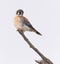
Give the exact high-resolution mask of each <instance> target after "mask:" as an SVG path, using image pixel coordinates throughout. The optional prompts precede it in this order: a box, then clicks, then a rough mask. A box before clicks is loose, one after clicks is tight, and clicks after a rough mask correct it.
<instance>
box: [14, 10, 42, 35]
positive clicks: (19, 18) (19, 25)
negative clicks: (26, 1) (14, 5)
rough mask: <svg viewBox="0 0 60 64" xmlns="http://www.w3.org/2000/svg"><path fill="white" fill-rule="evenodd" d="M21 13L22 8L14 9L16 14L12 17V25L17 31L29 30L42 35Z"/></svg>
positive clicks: (22, 12)
mask: <svg viewBox="0 0 60 64" xmlns="http://www.w3.org/2000/svg"><path fill="white" fill-rule="evenodd" d="M23 14H24V11H23V10H22V9H18V10H17V11H16V16H15V17H14V26H15V27H16V29H17V31H18V30H19V32H21V33H24V32H25V31H30V32H35V33H36V34H38V35H41V36H42V34H41V33H40V32H38V31H37V30H36V29H35V28H34V27H33V26H32V24H31V23H30V22H29V20H28V19H27V18H26V17H25V16H23Z"/></svg>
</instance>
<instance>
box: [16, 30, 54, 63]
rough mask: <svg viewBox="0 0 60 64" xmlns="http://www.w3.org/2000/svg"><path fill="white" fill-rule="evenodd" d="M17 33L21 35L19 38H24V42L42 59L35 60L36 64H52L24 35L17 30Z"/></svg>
mask: <svg viewBox="0 0 60 64" xmlns="http://www.w3.org/2000/svg"><path fill="white" fill-rule="evenodd" d="M17 31H18V32H19V33H20V34H21V36H22V37H23V38H24V40H25V41H26V43H27V44H28V45H29V46H30V48H32V49H33V50H34V51H35V52H36V53H37V54H38V55H39V56H40V57H41V58H42V60H40V61H38V60H35V61H36V62H37V63H39V64H53V63H52V61H50V60H49V59H48V58H46V57H45V56H44V55H43V54H42V53H41V52H40V51H39V50H38V49H37V48H36V47H35V46H33V45H32V43H31V42H30V41H29V40H28V38H27V37H26V36H25V35H24V33H22V32H20V31H19V30H17Z"/></svg>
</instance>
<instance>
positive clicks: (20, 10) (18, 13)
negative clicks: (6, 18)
mask: <svg viewBox="0 0 60 64" xmlns="http://www.w3.org/2000/svg"><path fill="white" fill-rule="evenodd" d="M23 14H24V11H23V10H22V9H19V10H17V11H16V15H20V16H22V15H23Z"/></svg>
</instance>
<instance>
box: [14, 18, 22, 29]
mask: <svg viewBox="0 0 60 64" xmlns="http://www.w3.org/2000/svg"><path fill="white" fill-rule="evenodd" d="M14 26H15V27H16V29H19V28H20V29H21V28H22V22H21V18H19V17H15V18H14Z"/></svg>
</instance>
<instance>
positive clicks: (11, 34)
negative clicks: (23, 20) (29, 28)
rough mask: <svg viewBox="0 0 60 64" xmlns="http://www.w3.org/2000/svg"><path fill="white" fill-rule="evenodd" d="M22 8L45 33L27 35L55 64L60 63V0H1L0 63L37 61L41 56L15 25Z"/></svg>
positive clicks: (21, 63)
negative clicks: (16, 16) (28, 43)
mask: <svg viewBox="0 0 60 64" xmlns="http://www.w3.org/2000/svg"><path fill="white" fill-rule="evenodd" d="M18 9H23V10H24V12H25V13H24V16H25V17H27V18H28V19H29V20H30V22H31V24H32V25H33V26H34V27H35V28H36V29H37V30H38V31H39V32H41V33H42V34H43V36H39V35H37V34H35V33H33V32H26V33H25V35H26V36H27V37H28V38H29V40H30V41H31V42H32V44H33V45H35V46H36V47H37V48H38V49H39V50H40V51H41V52H42V53H43V54H44V55H45V56H46V57H48V58H49V59H50V60H51V61H52V62H53V63H54V64H60V0H0V64H36V63H35V61H34V60H36V59H37V60H39V59H41V58H40V57H39V56H38V55H37V54H36V53H35V52H34V51H33V50H32V49H31V48H29V46H28V45H27V44H26V42H25V41H24V40H23V38H22V37H21V35H20V34H19V33H18V32H17V31H16V29H15V27H14V25H13V18H14V16H15V13H16V10H18Z"/></svg>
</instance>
